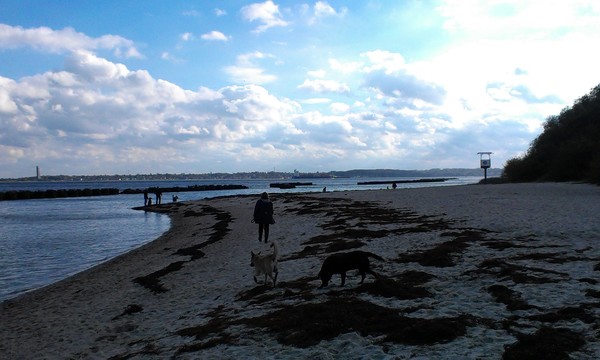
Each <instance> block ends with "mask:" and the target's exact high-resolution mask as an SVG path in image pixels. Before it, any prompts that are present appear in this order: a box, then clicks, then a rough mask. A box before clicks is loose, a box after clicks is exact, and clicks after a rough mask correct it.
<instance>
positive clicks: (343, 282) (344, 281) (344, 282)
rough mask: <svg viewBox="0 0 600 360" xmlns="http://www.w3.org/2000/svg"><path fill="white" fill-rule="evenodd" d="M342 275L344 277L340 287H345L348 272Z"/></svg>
mask: <svg viewBox="0 0 600 360" xmlns="http://www.w3.org/2000/svg"><path fill="white" fill-rule="evenodd" d="M340 275H341V276H342V285H340V286H344V285H345V284H346V272H345V271H344V272H342V273H340Z"/></svg>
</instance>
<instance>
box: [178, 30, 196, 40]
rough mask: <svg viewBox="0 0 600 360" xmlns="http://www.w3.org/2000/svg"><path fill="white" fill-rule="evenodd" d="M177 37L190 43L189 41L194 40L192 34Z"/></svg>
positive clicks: (187, 33)
mask: <svg viewBox="0 0 600 360" xmlns="http://www.w3.org/2000/svg"><path fill="white" fill-rule="evenodd" d="M179 37H180V38H181V40H183V41H191V40H194V35H193V34H192V33H190V32H186V33H183V34H181V35H179Z"/></svg>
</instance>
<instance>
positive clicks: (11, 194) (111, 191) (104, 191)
mask: <svg viewBox="0 0 600 360" xmlns="http://www.w3.org/2000/svg"><path fill="white" fill-rule="evenodd" d="M247 188H248V187H247V186H245V185H220V184H216V185H191V186H187V187H183V186H176V187H150V188H146V189H125V190H123V191H119V189H116V188H101V189H87V188H86V189H60V190H53V189H51V190H37V191H35V190H14V191H4V192H0V201H8V200H31V199H55V198H70V197H87V196H108V195H119V194H142V193H144V192H145V191H146V192H148V193H155V192H161V193H169V192H186V191H213V190H238V189H247Z"/></svg>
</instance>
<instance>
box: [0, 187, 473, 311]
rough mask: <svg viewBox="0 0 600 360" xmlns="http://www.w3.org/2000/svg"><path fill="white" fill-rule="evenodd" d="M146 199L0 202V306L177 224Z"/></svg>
mask: <svg viewBox="0 0 600 360" xmlns="http://www.w3.org/2000/svg"><path fill="white" fill-rule="evenodd" d="M376 180H389V179H348V178H344V179H301V180H289V179H284V180H272V179H269V180H218V181H217V180H200V181H199V180H193V181H192V180H190V181H148V182H146V181H103V182H83V181H82V182H75V181H70V182H43V181H36V182H2V183H0V191H10V190H32V191H36V190H47V189H54V190H59V189H84V188H91V189H100V188H117V189H119V190H121V191H122V190H124V189H145V188H148V187H153V186H154V187H156V186H158V187H176V186H180V187H187V186H190V185H209V184H239V185H245V186H247V187H248V189H240V190H224V191H199V192H179V193H176V194H175V193H174V194H171V193H165V194H163V203H166V202H170V201H171V196H172V195H177V196H178V197H179V201H186V200H197V199H202V198H212V197H216V196H228V195H251V194H256V195H258V194H260V193H261V192H263V191H267V192H270V193H280V192H285V193H289V192H293V193H298V192H321V191H323V188H326V189H327V191H344V190H372V189H382V188H383V189H385V188H386V187H387V186H386V185H357V182H358V181H376ZM477 181H479V178H476V177H461V178H457V179H453V180H449V181H447V182H444V183H413V184H398V187H399V188H409V187H429V186H452V185H463V184H470V183H475V182H477ZM272 182H312V185H308V186H300V187H297V188H295V189H285V190H282V189H277V188H270V186H269V185H270V183H272ZM143 202H144V201H143V196H142V195H110V196H96V197H79V198H60V199H35V200H16V201H0V301H3V300H7V299H10V298H13V297H16V296H18V295H20V294H23V293H25V292H27V291H30V290H34V289H37V288H40V287H43V286H46V285H49V284H51V283H54V282H56V281H59V280H62V279H64V278H66V277H68V276H70V275H73V274H76V273H78V272H81V271H83V270H86V269H88V268H90V267H93V266H95V265H98V264H100V263H102V262H104V261H106V260H109V259H111V258H114V257H116V256H118V255H120V254H123V253H125V252H127V251H130V250H132V249H134V248H137V247H139V246H141V245H143V244H145V243H147V242H149V241H152V240H154V239H156V238H158V237H159V236H160V235H161V234H163V233H164V232H166V231H167V230H168V229H169V227H170V221H169V218H168V216H166V215H161V214H156V213H147V212H144V211H138V210H133V209H132V208H133V207H136V206H142V205H143Z"/></svg>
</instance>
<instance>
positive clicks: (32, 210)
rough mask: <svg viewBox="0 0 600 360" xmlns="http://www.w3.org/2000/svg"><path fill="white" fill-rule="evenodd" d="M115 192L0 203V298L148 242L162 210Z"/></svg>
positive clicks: (160, 226)
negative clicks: (144, 207)
mask: <svg viewBox="0 0 600 360" xmlns="http://www.w3.org/2000/svg"><path fill="white" fill-rule="evenodd" d="M137 200H138V199H137V197H134V196H131V195H119V196H116V197H115V196H110V197H89V198H72V199H40V200H24V201H4V202H0V224H1V225H2V230H1V233H0V300H4V299H7V298H10V297H13V296H16V295H18V294H20V293H22V292H25V291H27V290H30V289H35V288H39V287H41V286H44V285H48V284H50V283H53V282H55V281H58V280H61V279H64V278H65V277H67V276H69V275H72V274H75V273H77V272H80V271H82V270H85V269H87V268H90V267H92V266H94V265H96V264H99V263H101V262H103V261H105V260H108V259H110V258H113V257H114V256H116V255H118V254H121V253H124V252H126V251H128V250H131V249H133V248H136V247H138V246H140V245H142V244H144V243H146V242H148V241H151V240H153V239H155V238H157V237H158V236H160V234H162V233H163V232H165V231H166V230H168V228H169V225H170V222H169V218H168V217H167V216H165V215H160V214H156V213H145V212H142V211H135V210H131V208H132V207H133V206H136V205H137V203H136V201H137Z"/></svg>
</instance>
